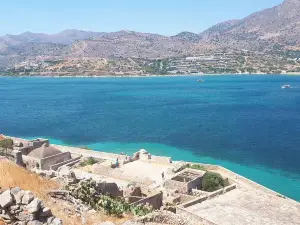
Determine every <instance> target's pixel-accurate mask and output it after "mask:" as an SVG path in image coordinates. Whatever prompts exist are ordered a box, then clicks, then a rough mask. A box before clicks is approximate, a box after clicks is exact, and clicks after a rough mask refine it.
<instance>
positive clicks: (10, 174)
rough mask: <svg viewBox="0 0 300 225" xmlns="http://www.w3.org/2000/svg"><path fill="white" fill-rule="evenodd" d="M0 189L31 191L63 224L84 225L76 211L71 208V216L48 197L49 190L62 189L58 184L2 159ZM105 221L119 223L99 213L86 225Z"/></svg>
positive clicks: (89, 219) (88, 220)
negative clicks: (13, 188)
mask: <svg viewBox="0 0 300 225" xmlns="http://www.w3.org/2000/svg"><path fill="white" fill-rule="evenodd" d="M0 187H1V188H2V189H4V190H6V189H8V188H10V187H20V188H21V189H23V190H30V191H31V192H32V193H33V194H34V195H35V196H36V197H38V198H40V199H41V200H43V201H44V202H45V205H46V206H47V207H49V208H50V209H51V211H52V212H53V214H54V215H55V216H57V217H58V218H60V219H62V221H63V224H67V225H81V224H82V222H81V219H80V217H79V218H78V217H77V216H76V213H75V209H73V208H70V210H71V212H72V214H71V215H70V214H68V213H66V212H65V211H66V206H65V205H63V204H61V203H60V202H56V201H53V200H52V199H51V197H50V196H49V195H48V191H49V190H57V189H60V186H59V185H58V184H57V183H56V182H54V181H51V180H48V179H44V178H42V177H40V176H39V175H37V174H35V173H31V172H29V171H27V170H26V169H24V168H21V167H19V166H17V165H16V164H15V163H13V162H10V161H8V160H6V159H0ZM68 210H69V208H68ZM73 211H74V212H73ZM103 220H104V221H112V222H117V223H118V222H119V219H116V218H113V217H108V216H105V215H104V214H101V213H97V214H94V215H89V217H88V218H87V220H86V225H92V224H95V223H96V222H98V221H103ZM0 225H3V224H1V220H0Z"/></svg>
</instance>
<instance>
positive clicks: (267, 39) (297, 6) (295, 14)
mask: <svg viewBox="0 0 300 225" xmlns="http://www.w3.org/2000/svg"><path fill="white" fill-rule="evenodd" d="M200 35H201V36H202V42H203V43H205V42H207V43H210V44H214V45H216V46H220V47H233V46H236V47H241V48H249V49H254V50H264V49H266V48H268V47H272V46H273V45H275V44H277V45H282V46H283V45H284V46H288V47H290V46H296V45H299V43H300V1H299V0H285V1H284V2H283V3H282V4H280V5H278V6H276V7H273V8H269V9H265V10H262V11H260V12H256V13H253V14H251V15H250V16H248V17H246V18H244V19H242V20H233V21H227V22H224V23H221V24H218V25H216V26H214V27H212V28H210V29H208V30H206V31H204V32H203V33H202V34H200Z"/></svg>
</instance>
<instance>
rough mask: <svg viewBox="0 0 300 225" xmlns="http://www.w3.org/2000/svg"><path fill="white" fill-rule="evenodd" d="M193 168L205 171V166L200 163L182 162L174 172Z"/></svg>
mask: <svg viewBox="0 0 300 225" xmlns="http://www.w3.org/2000/svg"><path fill="white" fill-rule="evenodd" d="M187 168H189V169H194V170H203V171H206V169H205V167H204V166H202V165H199V164H189V163H188V164H184V165H183V166H181V167H180V168H179V169H178V170H177V171H176V173H178V172H181V171H182V170H184V169H187Z"/></svg>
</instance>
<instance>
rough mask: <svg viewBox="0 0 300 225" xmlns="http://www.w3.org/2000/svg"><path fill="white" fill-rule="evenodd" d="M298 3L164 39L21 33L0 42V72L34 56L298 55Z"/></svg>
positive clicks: (130, 34) (287, 1) (121, 33)
mask: <svg viewBox="0 0 300 225" xmlns="http://www.w3.org/2000/svg"><path fill="white" fill-rule="evenodd" d="M299 44H300V0H285V1H284V2H283V3H282V4H280V5H278V6H276V7H273V8H269V9H265V10H262V11H259V12H256V13H253V14H251V15H249V16H248V17H246V18H244V19H241V20H230V21H226V22H223V23H220V24H217V25H215V26H213V27H211V28H209V29H207V30H206V31H204V32H201V33H199V34H196V33H191V32H181V33H179V34H177V35H175V36H163V35H158V34H150V33H139V32H134V31H125V30H124V31H118V32H112V33H106V32H90V31H80V30H74V29H73V30H65V31H62V32H60V33H57V34H43V33H31V32H26V33H23V34H20V35H5V36H2V37H0V61H1V62H2V63H0V67H1V65H2V67H3V65H7V64H10V63H13V62H14V61H18V60H19V59H24V58H26V57H37V56H60V57H68V56H72V57H105V58H116V57H136V58H166V57H174V56H187V55H196V54H200V53H204V52H207V51H220V50H224V49H247V50H252V51H260V52H261V51H262V52H264V51H270V50H272V49H274V48H276V49H278V48H279V49H281V50H284V49H293V50H298V48H299V46H300V45H299Z"/></svg>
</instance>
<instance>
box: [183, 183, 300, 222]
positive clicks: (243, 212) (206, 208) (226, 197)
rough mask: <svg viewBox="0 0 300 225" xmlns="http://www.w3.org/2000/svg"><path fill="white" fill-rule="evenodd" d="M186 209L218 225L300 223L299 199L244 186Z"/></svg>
mask: <svg viewBox="0 0 300 225" xmlns="http://www.w3.org/2000/svg"><path fill="white" fill-rule="evenodd" d="M186 210H187V211H189V212H191V213H193V214H195V215H198V216H200V217H202V218H205V219H207V220H209V221H211V222H213V223H216V224H218V225H232V224H234V225H258V224H261V225H263V224H272V225H296V224H297V225H299V224H300V204H299V203H296V202H293V201H291V200H287V199H284V198H282V197H278V196H275V195H269V194H266V193H263V192H261V191H256V190H254V189H245V188H242V187H240V188H238V189H235V190H233V191H230V192H228V193H226V194H223V195H220V196H218V197H216V198H213V199H210V200H208V201H204V202H202V203H200V204H196V205H193V206H191V207H188V208H186Z"/></svg>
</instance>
